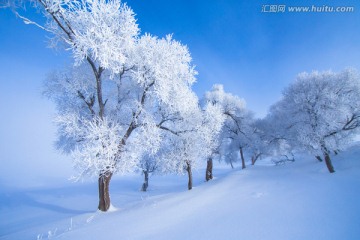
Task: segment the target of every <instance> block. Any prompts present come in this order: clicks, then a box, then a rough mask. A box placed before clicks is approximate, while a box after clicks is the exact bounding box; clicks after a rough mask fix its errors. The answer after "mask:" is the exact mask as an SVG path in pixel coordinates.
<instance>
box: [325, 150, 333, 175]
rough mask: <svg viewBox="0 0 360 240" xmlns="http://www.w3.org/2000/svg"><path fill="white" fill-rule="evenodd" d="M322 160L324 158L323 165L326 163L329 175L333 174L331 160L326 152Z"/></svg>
mask: <svg viewBox="0 0 360 240" xmlns="http://www.w3.org/2000/svg"><path fill="white" fill-rule="evenodd" d="M324 158H325V163H326V167H327V168H328V170H329V172H330V173H333V172H335V169H334V167H333V165H332V163H331V159H330V155H329V153H327V152H324Z"/></svg>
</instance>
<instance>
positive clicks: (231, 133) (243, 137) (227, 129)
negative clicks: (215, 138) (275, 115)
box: [205, 85, 254, 169]
mask: <svg viewBox="0 0 360 240" xmlns="http://www.w3.org/2000/svg"><path fill="white" fill-rule="evenodd" d="M205 100H206V101H207V102H209V103H212V104H214V105H218V106H219V107H221V109H222V114H223V117H224V118H225V121H224V124H223V128H222V131H221V136H220V138H221V139H220V142H221V145H220V144H219V146H218V147H217V149H215V151H218V152H220V153H221V155H223V156H224V157H225V161H227V162H229V163H230V165H231V166H232V167H233V162H235V161H237V159H238V157H237V156H239V158H240V159H241V162H242V168H243V169H244V168H246V165H245V158H244V149H245V148H247V147H249V146H250V144H251V139H252V135H253V132H254V126H253V122H254V118H253V114H252V113H251V112H250V111H248V110H247V109H246V108H245V101H244V100H243V99H240V98H239V97H237V96H234V95H232V94H230V93H226V92H225V91H224V87H223V86H222V85H214V86H213V88H212V90H211V91H209V92H207V93H206V94H205Z"/></svg>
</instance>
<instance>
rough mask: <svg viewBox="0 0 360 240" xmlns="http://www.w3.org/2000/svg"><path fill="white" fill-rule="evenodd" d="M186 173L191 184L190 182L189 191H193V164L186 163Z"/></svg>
mask: <svg viewBox="0 0 360 240" xmlns="http://www.w3.org/2000/svg"><path fill="white" fill-rule="evenodd" d="M186 171H187V173H188V177H189V182H188V189H189V190H191V189H192V185H193V182H192V171H191V164H190V163H189V162H186Z"/></svg>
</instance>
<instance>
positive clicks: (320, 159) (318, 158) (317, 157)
mask: <svg viewBox="0 0 360 240" xmlns="http://www.w3.org/2000/svg"><path fill="white" fill-rule="evenodd" d="M315 157H316V159H317V160H319V162H322V161H323V160H322V158H321V157H320V156H319V155H317V156H315Z"/></svg>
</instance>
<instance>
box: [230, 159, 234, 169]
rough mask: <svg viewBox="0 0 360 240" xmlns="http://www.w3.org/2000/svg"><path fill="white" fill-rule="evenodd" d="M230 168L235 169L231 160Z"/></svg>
mask: <svg viewBox="0 0 360 240" xmlns="http://www.w3.org/2000/svg"><path fill="white" fill-rule="evenodd" d="M230 166H231V168H232V169H234V165H233V164H232V160H231V159H230Z"/></svg>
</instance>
